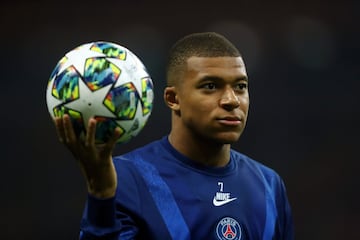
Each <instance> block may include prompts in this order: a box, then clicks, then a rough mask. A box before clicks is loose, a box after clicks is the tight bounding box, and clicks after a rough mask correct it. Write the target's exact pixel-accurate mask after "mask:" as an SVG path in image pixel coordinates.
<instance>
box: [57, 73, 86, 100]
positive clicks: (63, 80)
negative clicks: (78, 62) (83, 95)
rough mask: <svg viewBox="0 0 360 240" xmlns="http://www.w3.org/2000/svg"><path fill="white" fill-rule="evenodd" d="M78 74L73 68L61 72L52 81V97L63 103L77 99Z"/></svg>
mask: <svg viewBox="0 0 360 240" xmlns="http://www.w3.org/2000/svg"><path fill="white" fill-rule="evenodd" d="M79 77H80V76H79V74H78V72H77V71H76V69H75V68H74V67H73V66H70V67H68V68H67V69H65V70H64V71H62V72H61V73H60V74H59V75H58V76H57V77H56V78H55V80H54V83H53V87H52V95H53V96H54V97H55V98H57V99H59V100H63V101H64V102H70V101H72V100H75V99H78V98H79Z"/></svg>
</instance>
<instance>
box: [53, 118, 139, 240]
mask: <svg viewBox="0 0 360 240" xmlns="http://www.w3.org/2000/svg"><path fill="white" fill-rule="evenodd" d="M54 123H55V127H56V130H57V134H58V138H59V140H60V142H61V143H63V144H64V145H65V146H66V147H67V148H68V149H69V150H70V152H71V153H72V155H73V156H74V157H75V159H76V160H77V163H78V164H79V166H80V169H81V172H82V174H83V176H84V177H85V182H86V186H87V191H88V200H87V203H86V207H85V211H84V216H83V220H82V222H81V232H80V239H81V240H87V239H119V236H120V235H122V234H127V232H128V230H126V231H125V233H124V229H123V225H122V220H124V219H126V218H128V217H127V216H125V215H124V216H121V213H116V210H115V209H116V208H115V194H116V188H117V174H116V170H115V167H114V163H113V159H112V152H113V149H114V146H115V144H116V140H117V139H118V138H119V136H120V131H119V129H115V131H114V135H113V136H112V137H111V138H110V139H109V141H108V142H106V143H104V144H101V145H100V144H95V130H96V120H95V119H93V118H91V119H90V120H89V123H88V128H87V134H86V136H85V138H84V139H83V140H82V139H80V138H79V137H78V136H76V134H75V132H74V129H73V127H72V124H71V120H70V117H69V116H68V115H64V116H63V117H62V118H55V119H54ZM119 215H120V216H119ZM126 229H128V228H126ZM134 229H135V230H134ZM121 232H123V233H121ZM130 232H131V233H132V234H135V233H136V228H135V227H134V226H133V227H132V228H131V231H130ZM126 239H130V238H126Z"/></svg>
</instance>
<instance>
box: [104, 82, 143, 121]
mask: <svg viewBox="0 0 360 240" xmlns="http://www.w3.org/2000/svg"><path fill="white" fill-rule="evenodd" d="M138 101H139V93H138V92H137V90H136V88H135V86H134V84H133V83H131V82H129V83H125V84H123V85H121V86H118V87H116V88H113V89H111V90H110V91H109V93H108V95H107V96H106V98H105V100H104V105H105V106H106V107H108V109H109V110H110V111H112V112H113V113H114V114H115V115H116V117H117V118H118V119H119V120H131V119H134V116H135V113H136V107H137V103H138Z"/></svg>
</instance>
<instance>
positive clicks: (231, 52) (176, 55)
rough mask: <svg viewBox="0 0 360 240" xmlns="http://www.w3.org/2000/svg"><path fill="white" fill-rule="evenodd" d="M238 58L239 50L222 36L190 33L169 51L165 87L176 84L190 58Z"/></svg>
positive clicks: (213, 33) (208, 33)
mask: <svg viewBox="0 0 360 240" xmlns="http://www.w3.org/2000/svg"><path fill="white" fill-rule="evenodd" d="M194 56H195V57H240V56H241V54H240V52H239V50H238V49H237V48H236V47H235V46H234V45H233V44H232V43H231V42H230V41H229V40H228V39H227V38H225V37H224V36H223V35H221V34H219V33H215V32H201V33H192V34H189V35H187V36H185V37H183V38H181V39H179V40H178V41H177V42H176V43H175V44H174V45H173V46H172V48H171V49H170V52H169V59H168V64H167V68H166V78H167V85H168V86H174V85H175V84H176V83H177V82H178V77H179V74H180V72H179V70H182V68H183V67H184V66H185V64H186V61H187V59H189V58H190V57H194Z"/></svg>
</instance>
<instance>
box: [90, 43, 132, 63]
mask: <svg viewBox="0 0 360 240" xmlns="http://www.w3.org/2000/svg"><path fill="white" fill-rule="evenodd" d="M90 50H92V51H95V52H99V53H103V54H105V56H106V57H110V58H117V59H120V60H125V59H126V55H127V54H126V48H123V47H122V46H120V45H117V44H114V43H108V42H96V43H94V44H93V45H92V46H91V48H90Z"/></svg>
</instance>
